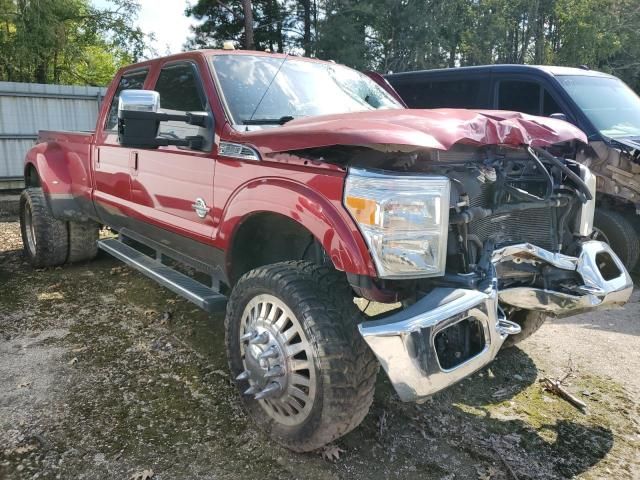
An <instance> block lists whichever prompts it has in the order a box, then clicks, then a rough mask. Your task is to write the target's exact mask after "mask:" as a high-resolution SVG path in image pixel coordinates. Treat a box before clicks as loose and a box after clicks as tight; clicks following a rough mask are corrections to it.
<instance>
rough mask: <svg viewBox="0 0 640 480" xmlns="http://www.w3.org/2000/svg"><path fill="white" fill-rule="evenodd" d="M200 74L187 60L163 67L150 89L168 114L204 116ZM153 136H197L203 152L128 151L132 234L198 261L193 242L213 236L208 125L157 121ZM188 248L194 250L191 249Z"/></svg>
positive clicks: (211, 137) (173, 149) (210, 129)
mask: <svg viewBox="0 0 640 480" xmlns="http://www.w3.org/2000/svg"><path fill="white" fill-rule="evenodd" d="M202 73H203V72H200V70H199V68H198V65H197V64H196V63H195V62H192V61H180V62H173V63H166V64H164V65H162V66H161V68H160V72H159V74H158V77H157V79H156V81H155V82H154V84H153V85H151V86H150V87H149V89H151V90H156V91H157V92H159V93H160V109H161V110H162V111H163V112H167V113H176V114H184V113H185V112H200V111H206V112H209V114H210V118H211V119H213V115H212V113H211V109H210V108H209V104H208V101H207V98H206V95H205V92H204V88H203V84H202ZM158 136H160V137H167V138H172V139H186V138H187V137H192V136H201V137H202V139H203V142H204V144H203V148H202V149H191V148H188V147H177V146H166V147H159V148H157V149H148V150H147V149H139V150H133V151H132V160H131V194H132V199H133V202H134V203H135V204H136V210H137V212H138V214H139V215H140V218H139V220H140V221H138V222H136V224H135V229H136V230H138V233H141V234H143V235H145V236H147V237H150V238H154V239H155V240H157V241H161V242H162V243H164V244H165V245H167V246H170V247H173V248H175V249H177V250H180V251H182V252H184V253H187V254H191V256H193V257H199V256H200V255H198V252H196V251H193V249H196V250H197V249H198V245H197V244H198V243H201V242H206V241H208V240H210V239H211V238H212V236H213V215H212V212H213V174H214V167H215V158H214V156H213V154H212V151H213V141H214V128H213V122H212V123H211V125H210V126H209V127H206V128H205V127H199V126H196V125H189V124H186V123H184V122H173V121H170V122H161V123H160V129H159V132H158ZM192 247H193V248H192Z"/></svg>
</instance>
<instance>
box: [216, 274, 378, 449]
mask: <svg viewBox="0 0 640 480" xmlns="http://www.w3.org/2000/svg"><path fill="white" fill-rule="evenodd" d="M361 320H362V318H361V316H360V313H359V310H358V309H357V307H356V305H355V304H354V303H353V295H352V292H351V288H350V286H349V284H348V283H347V281H346V278H345V276H344V274H343V273H341V272H337V271H335V270H333V269H331V268H329V267H324V266H319V265H315V264H312V263H308V262H283V263H278V264H274V265H268V266H264V267H259V268H256V269H255V270H252V271H250V272H249V273H247V274H245V275H244V276H243V277H242V278H241V279H240V280H239V281H238V283H237V284H236V286H235V287H234V289H233V291H232V292H231V297H230V299H229V303H228V307H227V316H226V319H225V333H226V335H225V337H226V347H227V354H228V357H229V365H230V369H231V373H232V375H233V378H236V384H237V386H238V389H239V390H240V393H241V398H242V403H243V406H244V408H245V409H246V411H247V412H248V414H249V415H250V416H251V418H252V419H253V420H254V421H255V423H256V424H257V425H258V427H259V428H260V429H261V430H263V431H264V432H265V433H266V434H267V435H269V436H270V437H271V438H273V439H274V440H275V441H277V442H278V443H280V444H281V445H283V446H285V447H287V448H289V449H291V450H294V451H299V452H305V451H310V450H314V449H317V448H319V447H322V446H323V445H326V444H327V443H329V442H331V441H333V440H335V439H336V438H338V437H341V436H342V435H344V434H346V433H347V432H349V431H351V430H352V429H354V428H355V427H356V426H358V425H359V424H360V422H361V421H362V419H363V418H364V417H365V415H366V414H367V412H368V410H369V407H370V406H371V403H372V401H373V393H374V386H375V380H376V375H377V373H378V368H379V367H378V362H377V360H376V359H375V357H374V355H373V354H372V352H371V351H370V350H369V348H368V347H367V345H366V344H365V342H364V340H363V339H362V337H361V336H360V333H359V332H358V328H357V324H358V322H359V321H361Z"/></svg>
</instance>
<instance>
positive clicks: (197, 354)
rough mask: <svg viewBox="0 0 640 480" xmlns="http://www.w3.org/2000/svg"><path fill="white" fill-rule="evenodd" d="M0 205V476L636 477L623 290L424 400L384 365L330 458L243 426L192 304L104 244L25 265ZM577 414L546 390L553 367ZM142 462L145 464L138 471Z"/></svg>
mask: <svg viewBox="0 0 640 480" xmlns="http://www.w3.org/2000/svg"><path fill="white" fill-rule="evenodd" d="M21 248H22V246H21V241H20V238H19V226H18V224H17V222H16V219H15V217H12V216H9V217H7V216H5V217H4V218H2V217H0V386H1V388H0V479H36V478H61V479H111V478H113V479H129V478H132V477H133V478H135V476H136V474H140V475H142V473H143V472H144V471H145V470H152V471H153V472H154V473H153V479H154V480H166V479H227V478H228V479H232V478H233V479H236V478H237V479H239V478H242V479H251V478H259V479H261V480H262V479H271V478H273V479H280V478H281V479H294V478H309V479H334V478H335V479H342V478H344V479H352V478H353V479H385V478H407V479H409V478H415V479H418V478H420V479H426V478H437V479H454V478H455V479H467V478H474V479H475V478H478V479H510V480H515V479H546V478H549V479H551V478H572V477H579V478H589V479H595V478H607V479H609V478H612V479H613V478H615V479H628V478H640V420H639V418H640V415H639V413H640V407H639V403H638V400H637V399H638V393H640V375H639V374H638V372H639V371H640V353H639V352H640V322H639V320H638V319H639V318H640V315H639V314H640V304H639V303H638V300H639V295H638V292H636V295H634V300H633V303H631V304H630V305H628V306H627V307H626V308H625V310H618V311H613V312H601V313H597V314H589V315H582V316H579V317H573V318H570V319H565V320H559V321H553V322H548V323H547V324H546V325H545V326H543V327H542V329H541V330H540V331H539V333H538V334H536V335H535V336H534V337H533V338H532V339H530V340H528V341H526V342H524V343H523V344H522V346H521V348H514V349H511V350H506V351H504V352H502V353H501V354H500V355H499V357H498V358H497V359H496V361H495V362H494V363H493V364H492V365H491V366H490V367H489V368H487V369H485V370H483V371H481V372H479V373H477V374H476V375H474V376H473V377H472V378H470V379H468V380H465V381H464V382H462V383H461V384H459V385H457V386H454V387H452V388H450V389H448V390H447V391H445V392H442V393H441V394H438V395H436V396H434V398H433V399H432V400H431V401H429V402H427V403H425V404H423V405H413V404H403V403H401V402H399V401H398V399H397V397H396V396H395V394H394V393H393V389H392V388H391V386H390V384H389V382H388V380H387V379H386V378H385V376H384V374H382V373H381V374H380V376H379V379H378V388H377V391H376V398H375V402H374V405H373V408H372V410H371V412H370V414H369V415H368V416H367V418H366V419H365V421H364V422H363V424H362V425H361V426H360V427H359V428H358V429H356V430H355V431H354V432H352V433H350V434H349V435H347V436H346V437H344V438H342V439H340V440H339V441H337V442H336V444H335V445H334V447H335V449H336V451H338V450H337V449H340V450H339V452H340V458H339V459H338V460H335V461H328V460H326V459H324V458H323V456H322V455H321V452H316V453H310V454H293V453H291V452H289V451H287V450H284V449H282V448H280V447H278V446H277V445H274V444H273V443H272V442H270V441H269V440H268V439H266V438H265V437H264V436H262V435H261V434H259V433H257V432H256V431H254V430H253V429H252V427H251V424H250V422H249V421H248V420H247V418H246V417H245V415H244V414H243V412H242V411H241V409H240V408H239V407H238V401H237V396H236V392H235V390H234V389H233V387H232V386H231V383H230V379H229V377H228V375H227V367H226V359H225V355H224V349H223V329H222V316H221V315H217V316H211V317H208V316H207V315H205V314H204V313H203V312H201V311H199V310H197V309H195V308H194V307H193V306H192V305H191V304H189V303H187V302H185V301H183V300H182V299H180V298H178V297H176V296H174V295H173V294H171V293H170V292H167V291H165V290H163V289H162V288H160V287H158V286H157V285H155V284H153V283H152V282H151V281H149V280H147V279H145V278H144V277H141V276H140V275H138V274H137V273H135V272H133V271H131V270H129V269H127V268H126V267H124V266H122V265H120V264H119V263H117V262H116V261H115V260H114V259H112V258H109V257H107V256H100V257H99V258H98V259H97V260H95V261H94V262H91V263H89V264H80V265H74V266H70V267H65V268H56V269H50V270H33V269H31V268H30V267H29V266H28V265H27V264H26V263H25V261H24V259H23V258H22V256H21ZM570 367H571V369H572V371H573V375H572V376H571V377H570V379H569V381H568V385H567V388H568V389H569V390H570V391H572V392H573V393H574V394H576V395H577V396H578V397H580V398H581V399H582V400H583V401H585V402H586V403H587V405H588V410H587V413H586V414H583V413H581V412H579V411H578V410H576V409H575V408H574V407H572V406H571V405H569V404H568V403H566V402H565V401H564V400H561V399H559V398H558V397H556V396H554V395H552V394H549V393H545V392H544V391H543V390H542V389H541V387H540V385H539V382H538V380H539V379H540V378H542V377H544V376H562V375H563V374H564V373H566V372H567V371H568V370H569V368H570ZM147 473H149V472H147Z"/></svg>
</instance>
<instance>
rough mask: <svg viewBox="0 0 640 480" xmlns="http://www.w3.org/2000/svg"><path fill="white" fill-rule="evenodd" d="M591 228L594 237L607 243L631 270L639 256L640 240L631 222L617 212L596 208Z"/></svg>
mask: <svg viewBox="0 0 640 480" xmlns="http://www.w3.org/2000/svg"><path fill="white" fill-rule="evenodd" d="M593 228H594V231H595V236H594V239H595V240H600V241H602V242H605V243H607V244H609V246H610V247H611V249H612V250H613V251H614V252H615V253H616V255H618V257H620V260H621V261H622V263H624V266H625V267H627V270H629V271H631V270H633V269H634V268H635V266H636V264H637V263H638V258H639V257H640V241H639V240H638V234H637V232H636V230H635V228H634V226H633V224H632V223H631V222H630V221H629V220H628V219H627V218H625V216H624V215H622V214H620V213H618V212H614V211H612V210H605V209H602V208H597V209H596V213H595V217H594V220H593Z"/></svg>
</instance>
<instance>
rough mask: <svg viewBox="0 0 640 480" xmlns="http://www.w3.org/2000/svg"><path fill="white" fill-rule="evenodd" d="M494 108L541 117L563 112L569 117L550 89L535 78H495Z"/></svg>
mask: <svg viewBox="0 0 640 480" xmlns="http://www.w3.org/2000/svg"><path fill="white" fill-rule="evenodd" d="M494 108H497V109H498V110H512V111H514V112H522V113H528V114H529V115H539V116H543V117H549V116H551V115H552V114H554V113H563V114H565V115H566V116H567V118H569V116H568V113H567V109H566V108H564V107H563V106H562V104H561V101H559V99H557V97H556V95H555V94H553V93H552V89H551V88H549V86H548V85H545V84H543V83H542V82H538V81H535V80H525V79H520V78H509V77H503V78H497V79H496V82H495V103H494Z"/></svg>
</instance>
